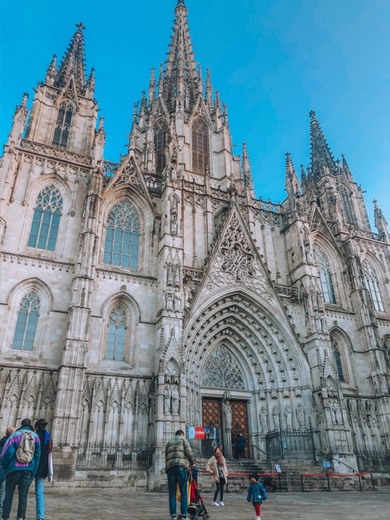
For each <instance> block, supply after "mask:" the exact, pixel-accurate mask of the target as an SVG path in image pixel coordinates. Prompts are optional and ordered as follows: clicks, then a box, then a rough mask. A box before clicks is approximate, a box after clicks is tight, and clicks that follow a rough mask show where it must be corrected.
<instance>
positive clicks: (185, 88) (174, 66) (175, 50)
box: [162, 0, 202, 109]
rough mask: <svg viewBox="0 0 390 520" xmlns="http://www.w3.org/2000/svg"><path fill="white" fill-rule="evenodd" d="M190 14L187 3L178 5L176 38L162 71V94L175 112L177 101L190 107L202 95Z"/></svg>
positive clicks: (175, 27) (175, 28) (174, 37)
mask: <svg viewBox="0 0 390 520" xmlns="http://www.w3.org/2000/svg"><path fill="white" fill-rule="evenodd" d="M187 14H188V10H187V7H186V5H185V3H184V1H180V0H179V1H178V3H177V5H176V8H175V21H174V27H173V34H172V37H171V42H170V46H169V52H168V59H167V61H166V62H165V68H164V70H163V81H162V84H163V88H162V94H163V97H164V99H165V101H166V103H167V106H168V107H170V108H172V109H173V108H175V101H176V99H177V97H181V98H182V99H183V100H184V102H185V108H189V107H191V106H192V105H193V104H194V103H195V101H196V99H197V96H198V92H199V91H202V85H201V84H200V83H201V81H200V78H199V74H198V71H197V67H196V63H195V60H194V53H193V50H192V43H191V37H190V33H189V29H188V21H187Z"/></svg>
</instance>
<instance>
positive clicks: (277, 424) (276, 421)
mask: <svg viewBox="0 0 390 520" xmlns="http://www.w3.org/2000/svg"><path fill="white" fill-rule="evenodd" d="M279 414H280V412H279V408H278V407H277V406H275V407H274V409H273V412H272V418H273V421H274V430H280V415H279Z"/></svg>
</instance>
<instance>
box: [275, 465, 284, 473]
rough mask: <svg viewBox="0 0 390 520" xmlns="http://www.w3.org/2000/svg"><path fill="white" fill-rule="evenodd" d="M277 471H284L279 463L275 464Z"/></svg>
mask: <svg viewBox="0 0 390 520" xmlns="http://www.w3.org/2000/svg"><path fill="white" fill-rule="evenodd" d="M274 467H275V473H282V468H281V467H280V466H279V464H275V466H274Z"/></svg>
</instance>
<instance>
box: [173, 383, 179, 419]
mask: <svg viewBox="0 0 390 520" xmlns="http://www.w3.org/2000/svg"><path fill="white" fill-rule="evenodd" d="M179 409H180V395H179V390H178V388H177V386H176V385H175V386H174V387H173V389H172V413H173V414H174V415H177V414H178V413H179Z"/></svg>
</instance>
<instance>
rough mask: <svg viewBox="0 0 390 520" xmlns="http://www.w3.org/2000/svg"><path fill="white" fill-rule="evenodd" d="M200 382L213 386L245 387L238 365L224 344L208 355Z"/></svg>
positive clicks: (240, 388) (241, 388) (242, 388)
mask: <svg viewBox="0 0 390 520" xmlns="http://www.w3.org/2000/svg"><path fill="white" fill-rule="evenodd" d="M202 384H203V385H204V386H209V387H213V388H236V389H239V390H244V389H245V385H244V379H243V377H242V373H241V369H240V366H239V364H238V362H237V360H236V359H235V358H234V357H233V356H232V354H231V353H230V352H229V350H228V349H227V347H226V346H225V345H221V346H220V347H218V348H217V349H216V350H215V351H214V352H213V353H212V354H211V355H210V356H209V358H208V360H207V366H206V368H205V371H204V373H203V380H202Z"/></svg>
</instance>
